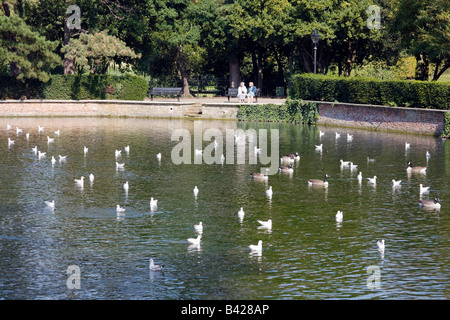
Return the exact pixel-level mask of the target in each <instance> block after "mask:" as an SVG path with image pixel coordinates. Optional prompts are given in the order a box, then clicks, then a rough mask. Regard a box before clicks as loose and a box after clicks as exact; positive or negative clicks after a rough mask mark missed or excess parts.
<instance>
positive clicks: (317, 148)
mask: <svg viewBox="0 0 450 320" xmlns="http://www.w3.org/2000/svg"><path fill="white" fill-rule="evenodd" d="M316 151H323V143H321V144H319V145H316Z"/></svg>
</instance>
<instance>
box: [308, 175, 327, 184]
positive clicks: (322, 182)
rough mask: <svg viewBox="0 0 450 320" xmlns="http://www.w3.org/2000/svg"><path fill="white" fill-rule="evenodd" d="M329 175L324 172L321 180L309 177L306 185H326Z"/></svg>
mask: <svg viewBox="0 0 450 320" xmlns="http://www.w3.org/2000/svg"><path fill="white" fill-rule="evenodd" d="M329 177H330V176H329V175H328V174H325V177H324V178H323V180H319V179H309V180H308V185H310V186H323V187H327V186H328V180H327V179H328V178H329Z"/></svg>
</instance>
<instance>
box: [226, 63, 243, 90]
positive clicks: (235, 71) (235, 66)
mask: <svg viewBox="0 0 450 320" xmlns="http://www.w3.org/2000/svg"><path fill="white" fill-rule="evenodd" d="M229 68H230V87H231V88H237V87H239V83H240V82H241V71H240V63H239V58H238V56H233V57H231V60H230V62H229ZM233 86H234V87H233Z"/></svg>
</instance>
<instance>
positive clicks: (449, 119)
mask: <svg viewBox="0 0 450 320" xmlns="http://www.w3.org/2000/svg"><path fill="white" fill-rule="evenodd" d="M444 123H445V124H444V130H443V131H442V135H441V136H442V137H444V138H450V112H446V113H445V120H444Z"/></svg>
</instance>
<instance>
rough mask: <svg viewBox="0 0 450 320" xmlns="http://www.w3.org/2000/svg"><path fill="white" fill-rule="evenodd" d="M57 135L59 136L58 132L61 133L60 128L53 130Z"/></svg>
mask: <svg viewBox="0 0 450 320" xmlns="http://www.w3.org/2000/svg"><path fill="white" fill-rule="evenodd" d="M53 132H54V133H55V134H56V135H57V136H58V137H59V134H60V133H61V130H59V129H58V130H56V131H53Z"/></svg>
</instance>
